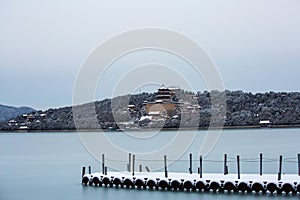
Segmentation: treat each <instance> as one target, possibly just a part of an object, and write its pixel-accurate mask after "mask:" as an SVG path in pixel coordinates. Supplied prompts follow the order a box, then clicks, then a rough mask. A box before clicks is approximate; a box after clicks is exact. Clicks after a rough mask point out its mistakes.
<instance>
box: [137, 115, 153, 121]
mask: <svg viewBox="0 0 300 200" xmlns="http://www.w3.org/2000/svg"><path fill="white" fill-rule="evenodd" d="M145 119H149V120H151V119H152V116H142V117H141V119H140V121H143V120H145Z"/></svg>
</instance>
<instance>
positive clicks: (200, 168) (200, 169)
mask: <svg viewBox="0 0 300 200" xmlns="http://www.w3.org/2000/svg"><path fill="white" fill-rule="evenodd" d="M199 173H200V178H202V156H200V167H199Z"/></svg>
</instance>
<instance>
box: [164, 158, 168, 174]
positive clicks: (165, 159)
mask: <svg viewBox="0 0 300 200" xmlns="http://www.w3.org/2000/svg"><path fill="white" fill-rule="evenodd" d="M164 161H165V177H166V178H168V169H167V156H166V155H164Z"/></svg>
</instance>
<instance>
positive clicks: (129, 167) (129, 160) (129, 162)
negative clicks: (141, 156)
mask: <svg viewBox="0 0 300 200" xmlns="http://www.w3.org/2000/svg"><path fill="white" fill-rule="evenodd" d="M130 169H131V153H129V157H128V172H130Z"/></svg>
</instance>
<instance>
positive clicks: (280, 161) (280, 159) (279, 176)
mask: <svg viewBox="0 0 300 200" xmlns="http://www.w3.org/2000/svg"><path fill="white" fill-rule="evenodd" d="M281 171H282V156H280V157H279V172H278V180H279V181H280V180H281Z"/></svg>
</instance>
